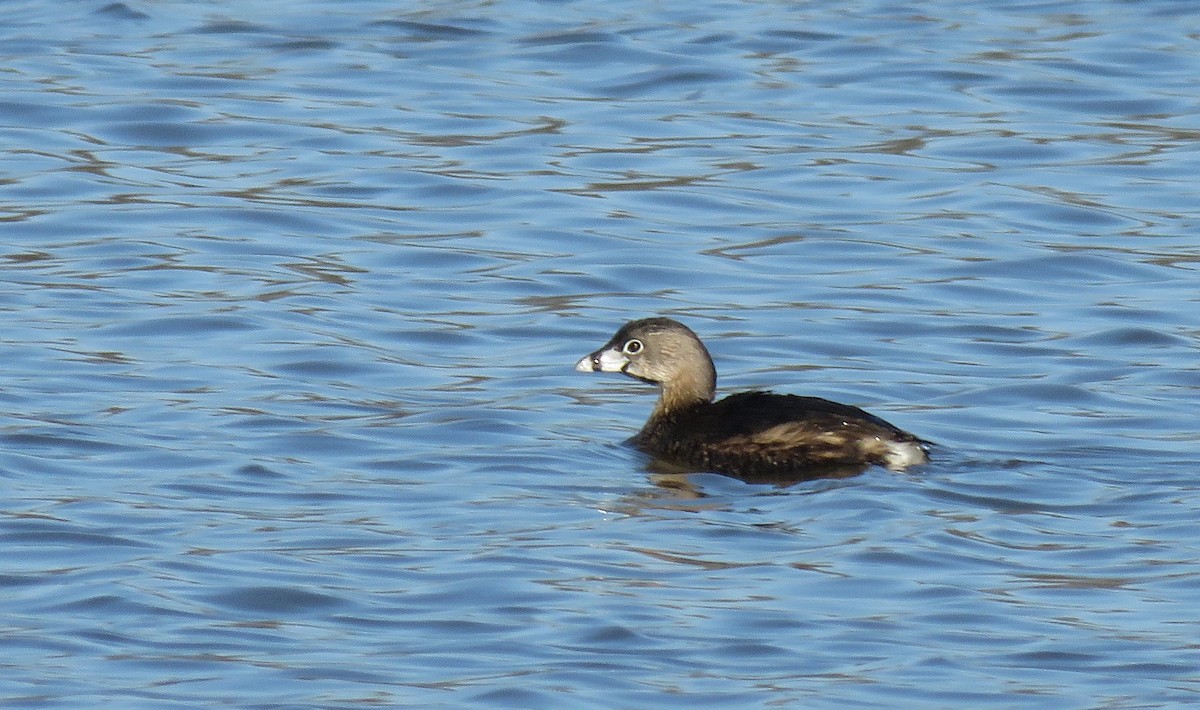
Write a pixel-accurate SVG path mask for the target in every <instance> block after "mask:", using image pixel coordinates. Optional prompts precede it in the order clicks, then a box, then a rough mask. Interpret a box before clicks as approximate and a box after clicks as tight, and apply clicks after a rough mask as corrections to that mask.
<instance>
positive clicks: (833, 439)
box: [575, 318, 928, 480]
mask: <svg viewBox="0 0 1200 710" xmlns="http://www.w3.org/2000/svg"><path fill="white" fill-rule="evenodd" d="M575 369H577V370H580V371H583V372H621V373H624V374H626V375H629V376H630V377H634V378H637V379H639V380H643V381H645V382H651V383H654V384H657V385H659V387H660V396H659V399H658V403H657V404H656V405H655V406H654V411H653V412H651V414H650V418H649V419H648V420H647V421H646V424H645V426H643V427H642V430H641V431H639V432H638V433H637V434H636V435H635V436H634V437H633V439H632V440H631V442H632V443H633V444H634V445H635V446H637V447H638V448H639V449H641V450H643V451H645V452H646V453H648V454H651V455H652V456H656V457H658V458H661V459H663V460H665V461H668V462H670V463H674V464H677V465H681V466H685V467H688V468H692V469H696V470H708V471H716V472H719V473H727V474H731V475H735V476H738V477H741V478H747V479H770V480H787V479H793V480H798V479H803V478H812V477H816V476H824V475H834V474H839V473H841V474H844V473H853V472H857V471H861V470H862V469H864V468H866V467H867V466H868V465H870V464H879V465H882V466H887V467H888V468H891V469H893V470H904V469H906V468H908V467H909V466H913V465H916V464H920V463H924V462H926V461H927V460H928V454H927V449H926V447H927V443H926V442H924V441H922V440H921V439H918V438H917V437H915V436H913V435H912V434H909V433H908V432H906V431H903V430H902V429H899V428H897V427H895V426H893V425H891V424H889V423H888V422H886V421H884V420H883V419H880V418H879V417H877V416H875V415H873V414H869V413H867V412H864V411H863V410H861V409H859V408H857V407H852V406H850V405H847V404H839V403H837V402H831V401H829V400H827V399H820V398H818V397H801V396H797V395H784V394H771V393H769V392H743V393H740V394H734V395H731V396H729V397H726V398H725V399H722V400H720V401H717V402H714V401H713V397H714V396H715V392H716V381H717V373H716V369H715V368H714V367H713V364H712V358H711V357H710V356H709V354H708V350H707V349H706V348H705V347H704V344H703V343H702V342H700V339H699V338H698V337H697V336H696V334H695V333H693V332H692V331H691V330H690V329H689V328H688V327H687V326H685V325H683V324H682V323H679V322H678V321H675V320H671V319H670V318H646V319H643V320H636V321H632V322H630V323H627V324H625V325H624V326H623V327H622V328H621V329H620V330H619V331H617V334H616V335H614V336H613V337H612V339H611V340H609V341H608V343H607V344H605V345H604V347H602V348H600V349H599V350H597V351H596V352H594V353H592V354H591V355H588V356H587V357H585V358H583V359H581V360H580V361H579V362H578V363H577V364H576V365H575Z"/></svg>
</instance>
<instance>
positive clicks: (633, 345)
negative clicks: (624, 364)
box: [622, 338, 642, 355]
mask: <svg viewBox="0 0 1200 710" xmlns="http://www.w3.org/2000/svg"><path fill="white" fill-rule="evenodd" d="M622 350H624V351H625V354H626V355H637V354H638V353H640V352H641V351H642V341H640V340H637V339H636V338H635V339H634V340H630V341H629V342H627V343H625V347H624V348H622Z"/></svg>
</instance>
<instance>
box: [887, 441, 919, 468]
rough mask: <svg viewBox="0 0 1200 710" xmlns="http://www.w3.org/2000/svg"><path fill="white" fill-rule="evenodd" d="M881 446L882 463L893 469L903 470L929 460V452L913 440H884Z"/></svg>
mask: <svg viewBox="0 0 1200 710" xmlns="http://www.w3.org/2000/svg"><path fill="white" fill-rule="evenodd" d="M883 447H884V453H883V465H884V466H887V467H888V468H890V469H891V470H893V471H903V470H904V469H906V468H908V467H909V466H916V465H917V464H922V463H925V462H926V461H928V460H929V454H927V453H926V452H925V449H924V448H922V447H921V445H920V444H918V443H916V442H914V441H885V442H883Z"/></svg>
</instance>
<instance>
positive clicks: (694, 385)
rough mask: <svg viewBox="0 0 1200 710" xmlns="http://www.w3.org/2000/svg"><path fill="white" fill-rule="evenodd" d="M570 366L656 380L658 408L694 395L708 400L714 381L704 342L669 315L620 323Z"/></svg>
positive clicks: (664, 408)
mask: <svg viewBox="0 0 1200 710" xmlns="http://www.w3.org/2000/svg"><path fill="white" fill-rule="evenodd" d="M575 369H576V370H579V371H580V372H622V373H624V374H626V375H629V376H630V377H635V378H637V379H639V380H643V381H645V382H652V383H654V384H657V385H659V386H660V387H661V388H662V398H661V399H660V400H659V403H658V407H657V408H656V410H657V411H658V412H663V411H667V410H669V409H673V408H675V407H677V406H680V405H684V404H689V403H692V402H695V401H704V402H711V401H712V398H713V395H714V394H715V393H716V387H717V372H716V369H715V368H713V363H712V358H711V357H710V356H709V354H708V350H707V349H706V348H705V347H704V343H702V342H700V338H698V337H696V334H695V333H693V332H692V331H691V329H690V328H688V327H687V326H686V325H684V324H682V323H680V322H679V321H675V320H671V319H670V318H644V319H642V320H635V321H631V322H629V323H626V324H625V325H624V326H622V327H621V329H620V330H618V331H617V334H616V335H614V336H613V337H612V339H611V340H609V341H608V343H606V344H605V345H604V347H602V348H600V349H599V350H597V351H596V352H594V353H592V354H591V355H588V356H587V357H584V358H583V359H581V360H580V361H579V362H578V363H576V364H575Z"/></svg>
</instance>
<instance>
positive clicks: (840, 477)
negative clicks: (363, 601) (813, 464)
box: [623, 459, 867, 515]
mask: <svg viewBox="0 0 1200 710" xmlns="http://www.w3.org/2000/svg"><path fill="white" fill-rule="evenodd" d="M866 468H867V467H866V466H845V467H836V468H822V469H814V470H813V471H812V475H806V476H804V477H796V476H790V477H780V476H771V475H766V476H731V475H729V474H724V473H715V472H712V471H696V470H694V469H690V468H686V467H683V466H679V465H677V464H674V463H672V462H670V461H665V460H662V459H650V460H648V461H647V462H646V464H645V471H646V473H647V477H648V479H649V481H650V483H652V484H654V487H653V488H648V489H643V490H641V491H638V492H636V493H633V494H631V495H629V496H627V497H626V499H625V504H626V506H628V508H627V509H625V510H624V511H623V512H626V513H629V514H632V515H636V514H638V513H639V512H642V510H643V509H659V510H683V511H690V512H699V511H704V510H726V509H731V508H732V507H737V506H736V505H735V504H734V503H733V502H732V501H733V499H731V498H730V497H729V496H728V495H724V493H728V486H730V485H733V486H736V485H737V483H734V482H735V481H736V482H740V483H743V484H746V485H750V486H756V487H759V488H758V490H757V491H756V494H757V495H780V494H784V493H785V492H786V493H788V494H800V495H810V494H813V493H820V492H822V491H826V490H829V489H831V488H838V487H841V486H844V485H847V484H846V483H845V482H844V480H845V479H851V478H854V477H855V476H858V475H859V474H861V473H862V472H863V471H865V470H866ZM822 482H827V483H826V484H825V485H822ZM799 484H813V485H810V486H806V487H804V489H803V490H786V489H791V488H792V487H794V486H797V485H799ZM737 498H738V499H741V498H742V496H737Z"/></svg>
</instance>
